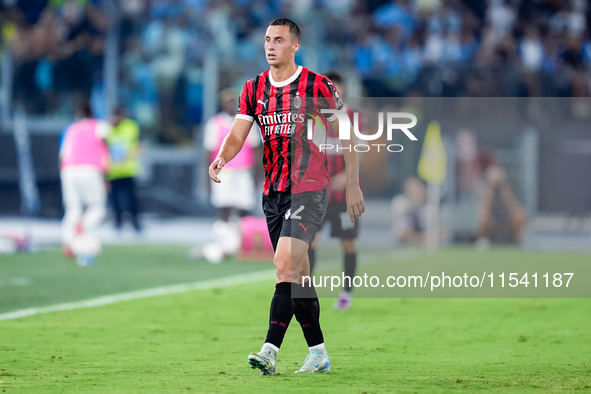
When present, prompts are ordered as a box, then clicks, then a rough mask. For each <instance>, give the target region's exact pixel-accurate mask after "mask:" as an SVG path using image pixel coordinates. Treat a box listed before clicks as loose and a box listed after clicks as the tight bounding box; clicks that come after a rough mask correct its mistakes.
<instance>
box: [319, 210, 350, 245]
mask: <svg viewBox="0 0 591 394" xmlns="http://www.w3.org/2000/svg"><path fill="white" fill-rule="evenodd" d="M326 222H330V236H331V237H336V238H341V239H355V238H357V234H358V233H359V222H354V223H351V216H349V214H348V213H347V202H346V201H331V202H329V203H328V208H327V210H326V217H325V218H324V222H323V223H322V225H324V223H326ZM322 225H321V226H320V227H321V228H322Z"/></svg>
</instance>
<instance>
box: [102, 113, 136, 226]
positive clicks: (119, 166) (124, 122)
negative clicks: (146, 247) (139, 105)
mask: <svg viewBox="0 0 591 394" xmlns="http://www.w3.org/2000/svg"><path fill="white" fill-rule="evenodd" d="M111 126H112V127H111V131H110V133H109V135H108V136H107V140H106V141H107V147H108V148H109V154H110V158H111V163H110V166H109V171H108V172H107V178H108V179H109V181H110V185H111V203H112V204H113V211H114V213H115V228H116V229H117V231H121V228H122V225H123V213H124V212H128V213H129V214H130V215H131V223H132V224H133V228H134V229H135V231H136V233H140V232H141V230H142V228H141V226H140V222H139V218H138V215H139V206H138V200H137V193H136V186H135V178H136V177H137V175H138V172H139V167H140V163H139V139H140V127H139V126H138V124H137V123H136V122H135V121H133V120H132V119H129V118H128V117H127V111H126V109H125V108H124V107H117V108H116V109H115V111H114V112H113V115H112V116H111Z"/></svg>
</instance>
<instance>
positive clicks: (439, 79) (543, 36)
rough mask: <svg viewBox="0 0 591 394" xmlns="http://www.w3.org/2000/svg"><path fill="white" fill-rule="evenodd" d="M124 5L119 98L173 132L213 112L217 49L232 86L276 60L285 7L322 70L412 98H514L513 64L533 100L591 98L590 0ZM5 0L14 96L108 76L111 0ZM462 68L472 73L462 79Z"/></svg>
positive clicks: (243, 0)
mask: <svg viewBox="0 0 591 394" xmlns="http://www.w3.org/2000/svg"><path fill="white" fill-rule="evenodd" d="M116 3H117V4H118V7H117V10H118V11H119V14H120V15H119V17H120V18H119V20H120V25H119V33H120V34H119V37H120V40H121V41H120V42H119V48H121V49H122V53H121V55H120V57H119V59H120V60H121V61H120V74H121V75H120V78H121V79H120V82H121V84H120V85H118V86H119V92H120V95H121V96H120V97H119V99H120V100H119V101H122V102H125V103H126V104H127V105H128V107H129V109H130V112H131V113H132V114H133V117H134V119H137V120H138V122H139V123H140V124H141V125H142V126H143V127H147V128H146V130H147V131H149V135H150V136H151V138H152V139H153V140H156V141H160V142H169V143H177V144H182V143H186V142H189V140H190V135H189V133H188V130H191V126H193V125H196V124H198V123H199V122H201V111H202V110H203V105H202V103H203V102H204V100H205V99H206V98H204V97H203V86H204V80H205V78H207V76H206V75H205V73H204V65H205V64H211V63H208V62H209V61H210V60H212V59H211V57H215V58H216V60H217V62H216V63H217V64H218V66H219V71H218V73H219V78H220V81H219V83H220V84H221V85H231V86H234V85H235V84H239V83H241V82H242V81H243V80H244V78H245V76H246V75H251V74H253V73H256V72H258V71H260V70H262V69H264V68H265V67H266V64H265V63H264V58H261V57H260V56H257V54H260V53H261V52H262V45H261V37H262V35H263V32H262V31H261V30H260V29H261V28H264V26H266V24H267V23H268V21H269V20H272V19H273V18H275V17H276V16H278V14H290V15H293V17H294V18H296V19H298V20H299V21H300V22H301V23H302V26H303V28H304V29H303V30H304V31H305V32H306V34H305V35H304V37H305V38H306V40H309V42H310V44H311V45H308V46H306V48H307V49H306V51H301V52H299V53H298V59H300V60H302V59H303V58H305V59H306V63H308V64H312V65H313V68H314V69H315V70H317V71H318V72H326V71H327V70H329V69H331V68H333V67H335V66H336V65H339V67H348V68H350V69H351V76H352V77H354V78H355V79H357V80H359V81H360V83H361V84H362V85H363V87H364V88H365V94H367V95H369V96H373V97H379V96H404V95H405V94H406V93H407V92H408V91H410V90H420V91H421V93H422V94H424V95H446V96H448V95H451V96H453V95H477V96H513V95H515V94H516V92H515V90H514V89H513V90H512V89H511V87H510V85H511V86H514V85H515V83H512V84H509V83H507V79H508V78H507V75H511V76H512V77H513V76H514V77H515V79H517V80H518V81H517V82H520V84H521V85H522V86H524V87H525V89H522V90H521V94H523V95H527V96H530V97H532V96H536V95H548V96H562V95H569V94H574V95H577V96H581V95H588V93H587V92H588V91H589V84H590V82H589V81H590V80H591V73H590V69H591V40H590V37H589V29H588V21H589V20H590V19H591V14H590V11H591V10H590V7H589V5H588V2H587V1H585V0H565V1H552V2H549V1H543V0H540V1H529V0H528V1H523V0H487V1H480V2H474V1H468V0H435V1H433V0H426V1H417V0H371V1H367V0H336V1H328V0H305V1H294V0H283V1H278V2H270V1H266V0H216V1H211V0H150V1H148V0H121V1H118V2H116ZM0 4H3V8H2V9H1V10H0V23H2V35H3V43H4V44H5V45H6V46H7V47H8V48H9V49H10V51H11V53H12V54H13V59H14V68H13V69H14V97H15V98H16V99H17V100H18V101H20V102H23V103H24V104H25V106H26V108H27V109H28V110H29V111H30V112H34V113H39V114H43V113H49V112H52V111H57V112H58V113H60V112H61V113H66V111H68V110H69V106H70V105H69V103H71V102H73V101H74V100H73V99H74V98H75V97H78V96H82V95H84V96H86V95H88V94H89V93H90V91H91V89H94V88H95V87H96V86H97V84H99V83H100V82H99V80H100V77H101V71H102V65H103V53H104V52H105V49H104V45H105V44H104V35H105V32H106V29H107V27H108V25H109V20H108V15H105V12H104V11H101V6H102V5H103V4H107V2H102V1H98V0H4V1H3V2H2V3H0ZM109 12H111V11H109ZM206 57H208V59H206ZM261 59H263V60H261ZM206 60H207V61H206ZM261 62H263V63H261ZM449 71H452V72H449ZM355 74H356V75H355ZM454 74H456V75H458V74H459V75H462V77H461V78H450V76H452V75H454ZM444 79H445V80H444ZM438 86H439V87H438ZM72 96H74V97H72Z"/></svg>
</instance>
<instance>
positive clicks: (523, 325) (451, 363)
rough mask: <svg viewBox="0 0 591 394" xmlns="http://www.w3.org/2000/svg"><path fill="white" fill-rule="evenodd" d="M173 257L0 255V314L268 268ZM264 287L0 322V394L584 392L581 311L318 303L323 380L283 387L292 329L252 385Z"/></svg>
mask: <svg viewBox="0 0 591 394" xmlns="http://www.w3.org/2000/svg"><path fill="white" fill-rule="evenodd" d="M185 252H186V248H182V247H178V246H133V247H131V246H130V247H123V246H119V247H115V246H110V247H106V248H105V251H104V254H103V255H102V256H101V258H100V260H99V262H98V263H97V265H96V266H94V267H87V268H84V269H81V268H78V267H77V266H76V265H75V264H74V263H73V262H72V261H66V260H64V259H63V258H62V257H61V256H60V255H59V253H58V252H57V251H49V252H43V253H38V254H32V255H16V256H0V314H1V313H5V312H9V311H13V310H16V309H21V308H27V307H33V306H44V305H50V304H55V303H61V302H67V301H76V300H81V299H87V298H92V297H97V296H101V295H107V294H115V293H119V292H124V291H131V290H138V289H145V288H150V287H155V286H162V285H168V284H173V283H182V282H192V281H200V280H207V279H212V278H219V277H226V276H233V275H240V274H246V273H249V272H253V271H263V270H269V269H270V268H271V267H270V265H269V264H268V263H266V264H265V263H241V262H238V261H229V262H226V263H224V264H221V265H210V264H207V263H204V262H191V261H188V260H187V259H186V258H185ZM495 254H502V258H503V259H510V258H515V259H516V258H519V259H523V258H532V259H537V258H539V257H540V254H536V253H530V252H522V251H514V252H511V251H509V252H507V251H495V250H493V251H491V252H489V253H488V254H487V255H486V256H492V257H490V258H494V257H495ZM437 256H438V257H437ZM437 256H436V257H433V256H431V257H425V256H423V257H419V258H468V259H470V258H472V259H480V258H482V256H484V255H482V254H478V253H476V252H474V251H471V250H467V249H464V250H462V249H450V250H446V251H443V252H441V253H440V254H439V255H437ZM497 257H498V256H497ZM554 257H555V258H556V259H557V261H561V260H563V259H589V256H588V255H577V254H560V255H558V254H556V255H554ZM487 258H488V257H487ZM319 264H322V262H321V259H319ZM15 278H16V279H15ZM273 287H274V283H273V281H272V280H270V281H262V282H256V283H249V284H242V285H235V286H230V287H224V288H218V289H211V290H200V291H190V292H186V293H181V294H174V295H167V296H159V297H154V298H146V299H140V300H134V301H126V302H120V303H116V304H112V305H107V306H102V307H98V308H89V309H78V310H71V311H65V312H55V313H48V314H41V315H36V316H31V317H26V318H21V319H15V320H4V321H0V390H2V392H6V393H53V392H67V393H84V392H88V393H97V392H100V393H133V392H158V393H166V392H171V393H177V392H199V393H201V392H206V393H207V392H229V393H238V392H240V393H250V392H292V391H293V392H308V393H320V392H322V393H325V392H326V393H339V394H341V393H363V392H366V393H385V392H403V393H407V392H408V393H412V392H426V393H431V392H450V391H464V392H473V391H493V392H507V391H511V392H558V391H572V390H586V389H587V390H589V389H591V356H590V355H591V330H590V329H589V327H591V301H590V300H589V299H355V300H354V303H353V308H352V309H351V310H349V311H333V310H332V309H331V308H330V307H331V304H332V302H333V300H332V299H323V300H321V304H322V306H323V309H322V313H321V322H322V326H323V330H324V333H325V339H326V345H327V349H328V351H329V354H330V356H331V361H332V364H333V365H332V371H331V372H329V373H326V374H316V375H294V374H293V371H294V370H296V369H298V368H299V366H300V365H301V363H302V361H303V359H304V357H305V356H306V354H307V347H306V344H305V341H304V339H303V336H302V334H301V330H300V329H299V327H298V325H297V322H296V321H295V319H294V320H293V321H292V324H291V326H290V328H289V330H288V333H287V336H286V338H285V341H284V345H283V346H282V348H281V351H280V353H279V360H278V364H277V370H278V372H279V375H278V376H274V377H263V376H260V375H259V374H258V373H257V372H256V371H253V370H251V369H250V368H249V367H248V365H247V363H246V357H247V355H248V353H249V352H252V351H258V350H259V349H260V346H261V344H262V341H263V340H264V335H265V332H266V329H267V318H268V310H269V303H270V298H271V294H272V292H273Z"/></svg>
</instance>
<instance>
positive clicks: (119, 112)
mask: <svg viewBox="0 0 591 394" xmlns="http://www.w3.org/2000/svg"><path fill="white" fill-rule="evenodd" d="M113 115H115V116H123V117H124V116H126V115H127V109H126V108H125V107H124V106H122V105H118V106H116V107H115V109H113Z"/></svg>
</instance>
